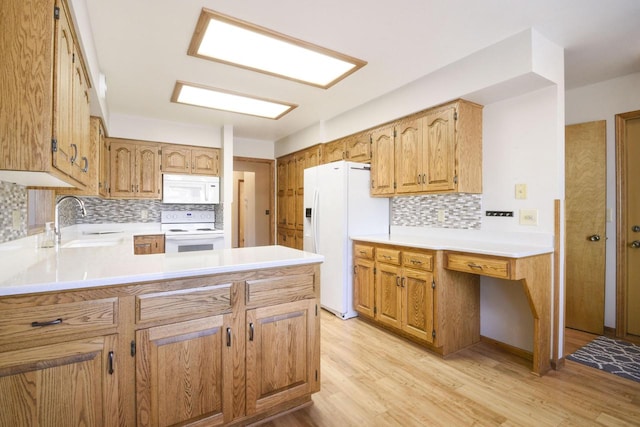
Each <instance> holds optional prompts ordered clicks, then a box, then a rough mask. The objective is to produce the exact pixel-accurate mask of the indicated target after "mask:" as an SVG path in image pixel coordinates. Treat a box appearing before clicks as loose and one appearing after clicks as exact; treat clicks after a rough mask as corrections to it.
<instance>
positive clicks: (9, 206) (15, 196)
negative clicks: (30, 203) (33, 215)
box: [0, 181, 27, 243]
mask: <svg viewBox="0 0 640 427" xmlns="http://www.w3.org/2000/svg"><path fill="white" fill-rule="evenodd" d="M14 212H18V213H19V215H20V226H19V227H18V229H14V228H13V214H14ZM26 236H27V187H23V186H22V185H17V184H12V183H9V182H3V181H0V243H2V242H8V241H10V240H16V239H20V238H22V237H26Z"/></svg>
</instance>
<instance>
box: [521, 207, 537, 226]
mask: <svg viewBox="0 0 640 427" xmlns="http://www.w3.org/2000/svg"><path fill="white" fill-rule="evenodd" d="M520 225H538V209H520Z"/></svg>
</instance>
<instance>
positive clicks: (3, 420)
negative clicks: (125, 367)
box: [0, 335, 119, 426]
mask: <svg viewBox="0 0 640 427" xmlns="http://www.w3.org/2000/svg"><path fill="white" fill-rule="evenodd" d="M115 342H116V341H115V335H109V336H102V337H94V338H88V339H83V340H74V341H65V342H61V343H57V344H52V345H47V346H42V347H35V348H26V349H20V350H13V351H7V352H0V395H1V396H2V408H3V409H2V410H1V411H0V425H2V426H65V425H74V426H79V425H86V426H113V425H118V409H117V396H118V395H117V376H116V375H115V363H116V361H115V357H116V353H115V350H116V346H115ZM118 357H119V355H118Z"/></svg>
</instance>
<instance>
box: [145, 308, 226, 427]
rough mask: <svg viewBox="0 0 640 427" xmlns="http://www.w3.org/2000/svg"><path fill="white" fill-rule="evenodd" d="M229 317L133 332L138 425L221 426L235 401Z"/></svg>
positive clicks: (214, 317) (215, 317) (204, 319)
mask: <svg viewBox="0 0 640 427" xmlns="http://www.w3.org/2000/svg"><path fill="white" fill-rule="evenodd" d="M229 317H230V316H229V315H226V316H212V317H207V318H203V319H197V320H191V321H187V322H181V323H176V324H170V325H164V326H157V327H153V328H149V329H143V330H139V331H137V332H136V344H137V347H138V348H137V353H136V399H137V409H136V410H137V416H138V425H140V426H147V425H150V426H169V425H183V424H187V423H189V422H191V421H199V422H201V423H203V424H205V423H206V425H222V424H224V423H225V422H228V421H230V417H229V416H228V415H227V414H228V411H229V410H230V409H231V405H232V403H233V402H232V398H233V392H232V389H233V384H232V378H231V376H232V373H233V366H232V357H231V356H232V351H233V347H232V346H231V345H232V343H231V329H230V326H229V325H230V320H229Z"/></svg>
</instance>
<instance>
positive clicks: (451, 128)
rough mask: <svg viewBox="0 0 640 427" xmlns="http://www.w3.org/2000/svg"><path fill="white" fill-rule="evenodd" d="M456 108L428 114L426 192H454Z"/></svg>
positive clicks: (425, 144)
mask: <svg viewBox="0 0 640 427" xmlns="http://www.w3.org/2000/svg"><path fill="white" fill-rule="evenodd" d="M454 115H455V107H450V108H446V109H443V110H436V111H434V112H433V113H430V114H427V116H426V117H425V118H424V123H423V132H424V133H423V140H424V149H425V152H426V157H425V160H426V166H425V173H426V179H425V185H424V189H425V190H426V191H449V190H454V189H455V188H456V187H455V181H456V176H455V175H456V159H455V152H456V151H455V148H456V147H455V129H456V125H455V120H454Z"/></svg>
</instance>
